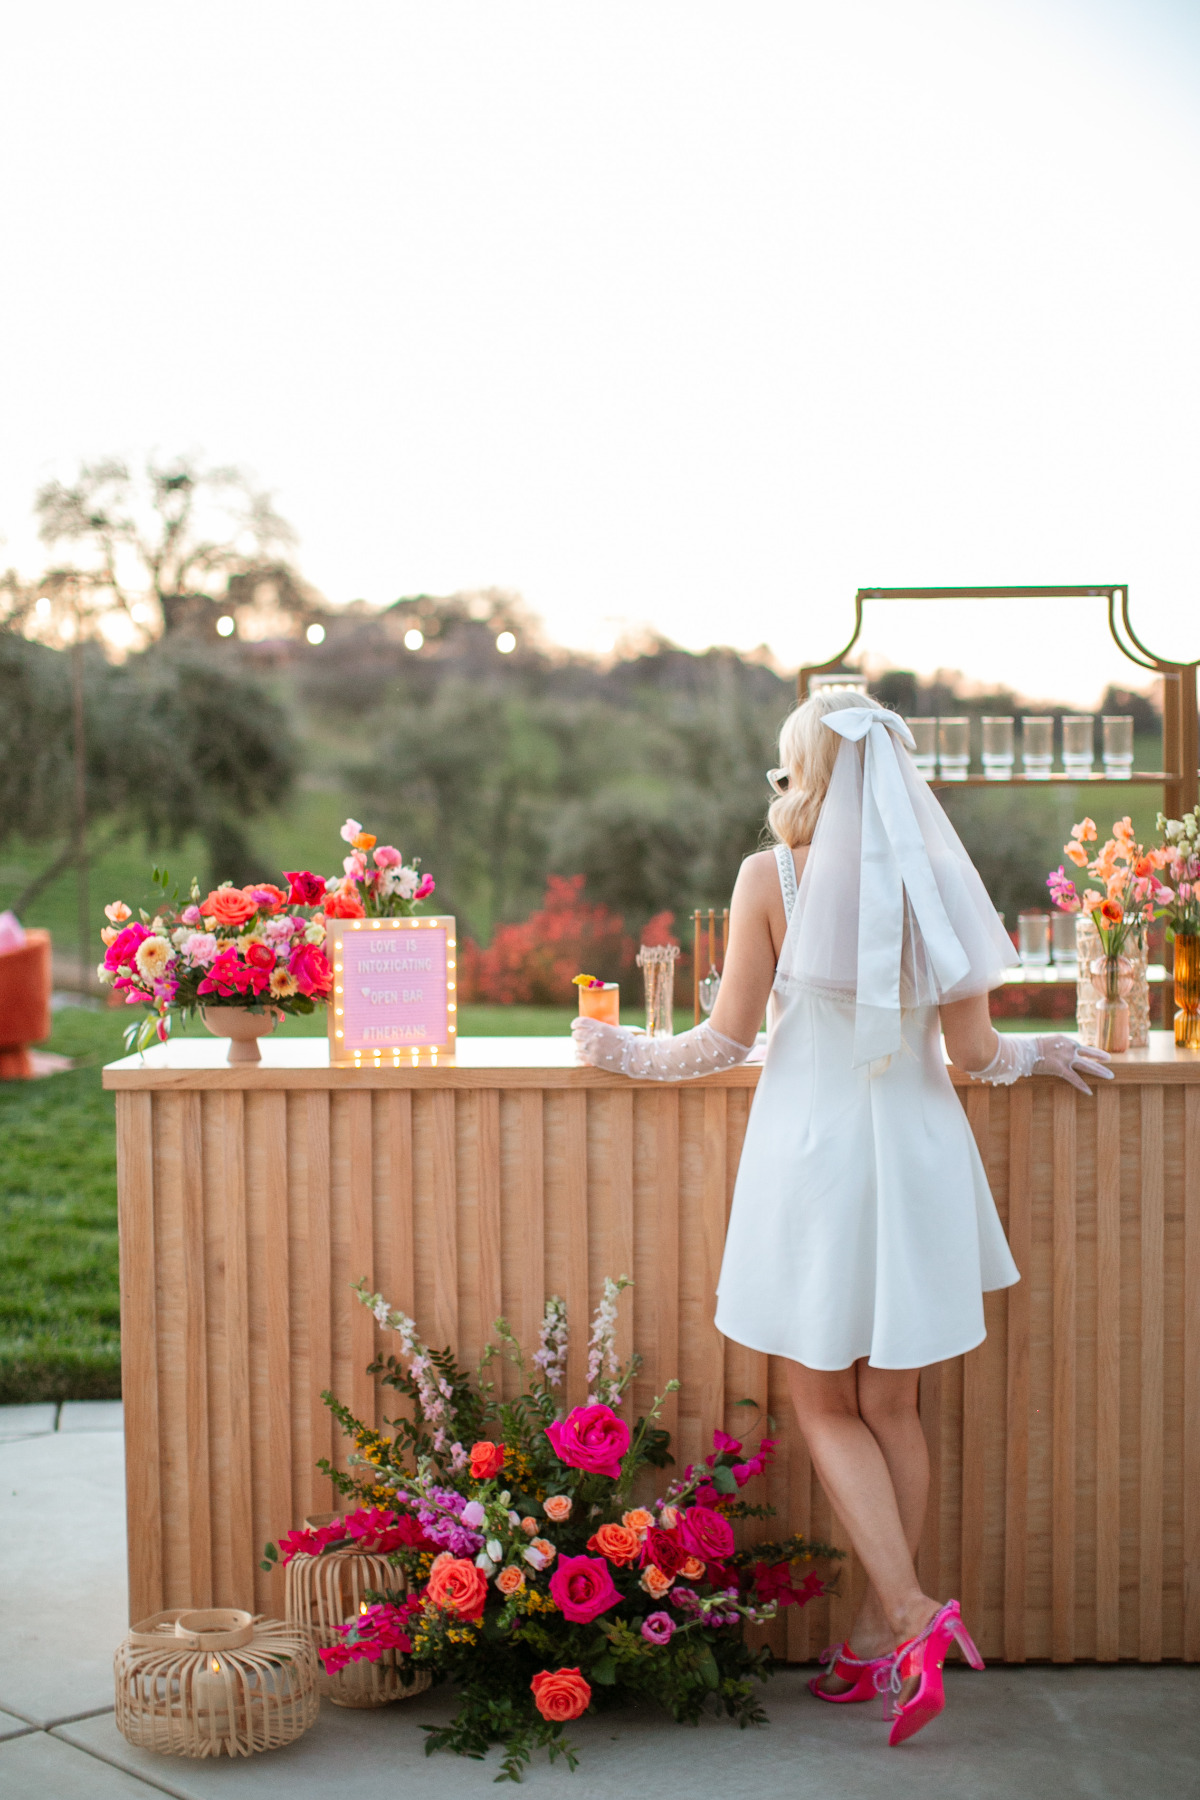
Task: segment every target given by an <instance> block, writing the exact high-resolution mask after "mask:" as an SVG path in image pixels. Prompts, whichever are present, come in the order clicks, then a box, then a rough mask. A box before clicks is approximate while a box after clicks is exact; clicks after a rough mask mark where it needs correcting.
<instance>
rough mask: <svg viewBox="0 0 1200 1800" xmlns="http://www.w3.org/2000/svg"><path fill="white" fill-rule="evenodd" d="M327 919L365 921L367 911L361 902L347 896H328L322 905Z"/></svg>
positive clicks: (335, 894)
mask: <svg viewBox="0 0 1200 1800" xmlns="http://www.w3.org/2000/svg"><path fill="white" fill-rule="evenodd" d="M321 904H322V905H323V906H324V908H325V916H326V918H327V919H365V918H366V916H367V909H366V907H365V906H364V905H363V903H362V901H361V900H356V899H354V898H353V896H351V895H347V894H337V893H334V894H326V896H325V898H324V900H323V901H322V903H321Z"/></svg>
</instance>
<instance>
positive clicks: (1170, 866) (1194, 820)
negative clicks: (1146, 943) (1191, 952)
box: [1156, 806, 1200, 939]
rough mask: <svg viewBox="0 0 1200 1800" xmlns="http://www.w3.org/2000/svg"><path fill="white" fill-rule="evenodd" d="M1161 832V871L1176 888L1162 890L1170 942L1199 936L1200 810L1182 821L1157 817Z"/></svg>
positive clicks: (1185, 815)
mask: <svg viewBox="0 0 1200 1800" xmlns="http://www.w3.org/2000/svg"><path fill="white" fill-rule="evenodd" d="M1158 829H1159V831H1160V832H1161V833H1162V836H1163V847H1162V849H1161V850H1160V851H1158V852H1156V854H1157V855H1158V856H1159V857H1160V859H1161V860H1160V862H1159V865H1158V866H1159V868H1161V869H1162V871H1163V873H1164V874H1165V875H1166V876H1167V877H1168V878H1169V879H1170V880H1171V881H1173V882H1174V884H1175V885H1174V888H1173V889H1171V888H1166V887H1164V889H1163V894H1164V896H1165V895H1167V894H1169V895H1170V898H1169V899H1166V898H1164V899H1163V900H1162V901H1161V905H1162V916H1163V917H1164V918H1165V919H1166V921H1167V937H1168V939H1171V938H1176V937H1195V936H1197V935H1200V806H1196V807H1193V808H1192V810H1191V812H1190V813H1184V815H1183V817H1182V819H1168V818H1165V817H1164V816H1163V814H1162V813H1159V815H1158Z"/></svg>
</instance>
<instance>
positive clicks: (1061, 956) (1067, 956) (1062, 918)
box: [1050, 909, 1077, 969]
mask: <svg viewBox="0 0 1200 1800" xmlns="http://www.w3.org/2000/svg"><path fill="white" fill-rule="evenodd" d="M1075 917H1076V915H1075V914H1074V913H1069V912H1059V911H1058V910H1057V909H1055V911H1054V912H1052V913H1051V914H1050V955H1051V958H1052V960H1053V962H1054V965H1055V967H1056V968H1060V969H1066V968H1071V969H1073V968H1075V966H1076V963H1077V957H1076V951H1075Z"/></svg>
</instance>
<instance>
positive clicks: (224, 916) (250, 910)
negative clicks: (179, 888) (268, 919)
mask: <svg viewBox="0 0 1200 1800" xmlns="http://www.w3.org/2000/svg"><path fill="white" fill-rule="evenodd" d="M200 911H201V912H202V913H203V914H204V917H205V918H206V919H215V920H216V921H217V924H218V925H225V926H233V925H244V924H245V923H246V920H247V919H252V918H253V917H254V915H255V913H256V912H257V911H258V904H257V902H256V901H254V900H251V899H249V898H248V897H247V896H246V895H245V894H244V893H243V892H242V890H241V888H235V887H219V888H214V889H213V891H212V893H211V894H209V896H208V898H207V899H206V900H202V901H201V902H200Z"/></svg>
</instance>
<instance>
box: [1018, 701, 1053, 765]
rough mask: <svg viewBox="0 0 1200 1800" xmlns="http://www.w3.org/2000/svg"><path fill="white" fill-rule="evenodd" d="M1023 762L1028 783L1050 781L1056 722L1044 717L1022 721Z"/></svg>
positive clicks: (1026, 718) (1023, 719)
mask: <svg viewBox="0 0 1200 1800" xmlns="http://www.w3.org/2000/svg"><path fill="white" fill-rule="evenodd" d="M1021 762H1022V764H1023V766H1024V769H1025V779H1026V781H1049V779H1050V769H1051V765H1052V764H1053V762H1054V720H1053V719H1052V718H1050V719H1047V718H1045V717H1042V716H1040V715H1039V716H1037V717H1033V718H1028V717H1025V718H1022V720H1021Z"/></svg>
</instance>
